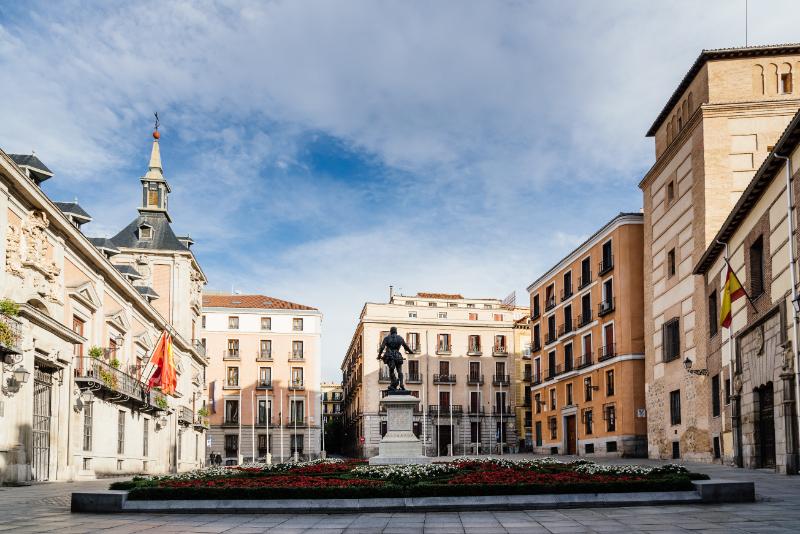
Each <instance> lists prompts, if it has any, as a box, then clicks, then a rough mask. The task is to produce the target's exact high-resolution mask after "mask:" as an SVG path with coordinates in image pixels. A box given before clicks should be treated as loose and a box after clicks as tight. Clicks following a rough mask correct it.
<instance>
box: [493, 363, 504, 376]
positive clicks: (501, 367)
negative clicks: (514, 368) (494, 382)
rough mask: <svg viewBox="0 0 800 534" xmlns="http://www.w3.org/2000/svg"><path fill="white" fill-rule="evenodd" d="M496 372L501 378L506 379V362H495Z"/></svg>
mask: <svg viewBox="0 0 800 534" xmlns="http://www.w3.org/2000/svg"><path fill="white" fill-rule="evenodd" d="M494 372H495V374H496V375H497V376H498V377H499V378H501V379H505V376H506V362H496V363H495V364H494Z"/></svg>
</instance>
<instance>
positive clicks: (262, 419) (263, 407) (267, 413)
mask: <svg viewBox="0 0 800 534" xmlns="http://www.w3.org/2000/svg"><path fill="white" fill-rule="evenodd" d="M268 421H272V401H269V402H268V401H267V399H258V424H259V425H266V424H267V422H268Z"/></svg>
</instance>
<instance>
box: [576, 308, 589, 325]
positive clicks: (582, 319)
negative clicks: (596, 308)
mask: <svg viewBox="0 0 800 534" xmlns="http://www.w3.org/2000/svg"><path fill="white" fill-rule="evenodd" d="M591 322H592V312H591V311H589V313H582V314H580V315H578V328H581V327H584V326H586V325H587V324H589V323H591Z"/></svg>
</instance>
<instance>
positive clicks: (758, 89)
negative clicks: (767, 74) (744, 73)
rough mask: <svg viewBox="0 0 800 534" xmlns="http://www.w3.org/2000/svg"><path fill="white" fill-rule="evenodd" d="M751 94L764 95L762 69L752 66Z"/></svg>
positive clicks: (759, 66)
mask: <svg viewBox="0 0 800 534" xmlns="http://www.w3.org/2000/svg"><path fill="white" fill-rule="evenodd" d="M753 94H754V95H763V94H764V67H762V66H761V65H753Z"/></svg>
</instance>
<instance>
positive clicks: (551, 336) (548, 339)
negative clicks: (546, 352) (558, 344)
mask: <svg viewBox="0 0 800 534" xmlns="http://www.w3.org/2000/svg"><path fill="white" fill-rule="evenodd" d="M556 339H558V336H557V335H556V333H555V332H549V331H548V332H547V333H546V334H545V335H544V344H545V345H549V344H550V343H553V342H554V341H555V340H556Z"/></svg>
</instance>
